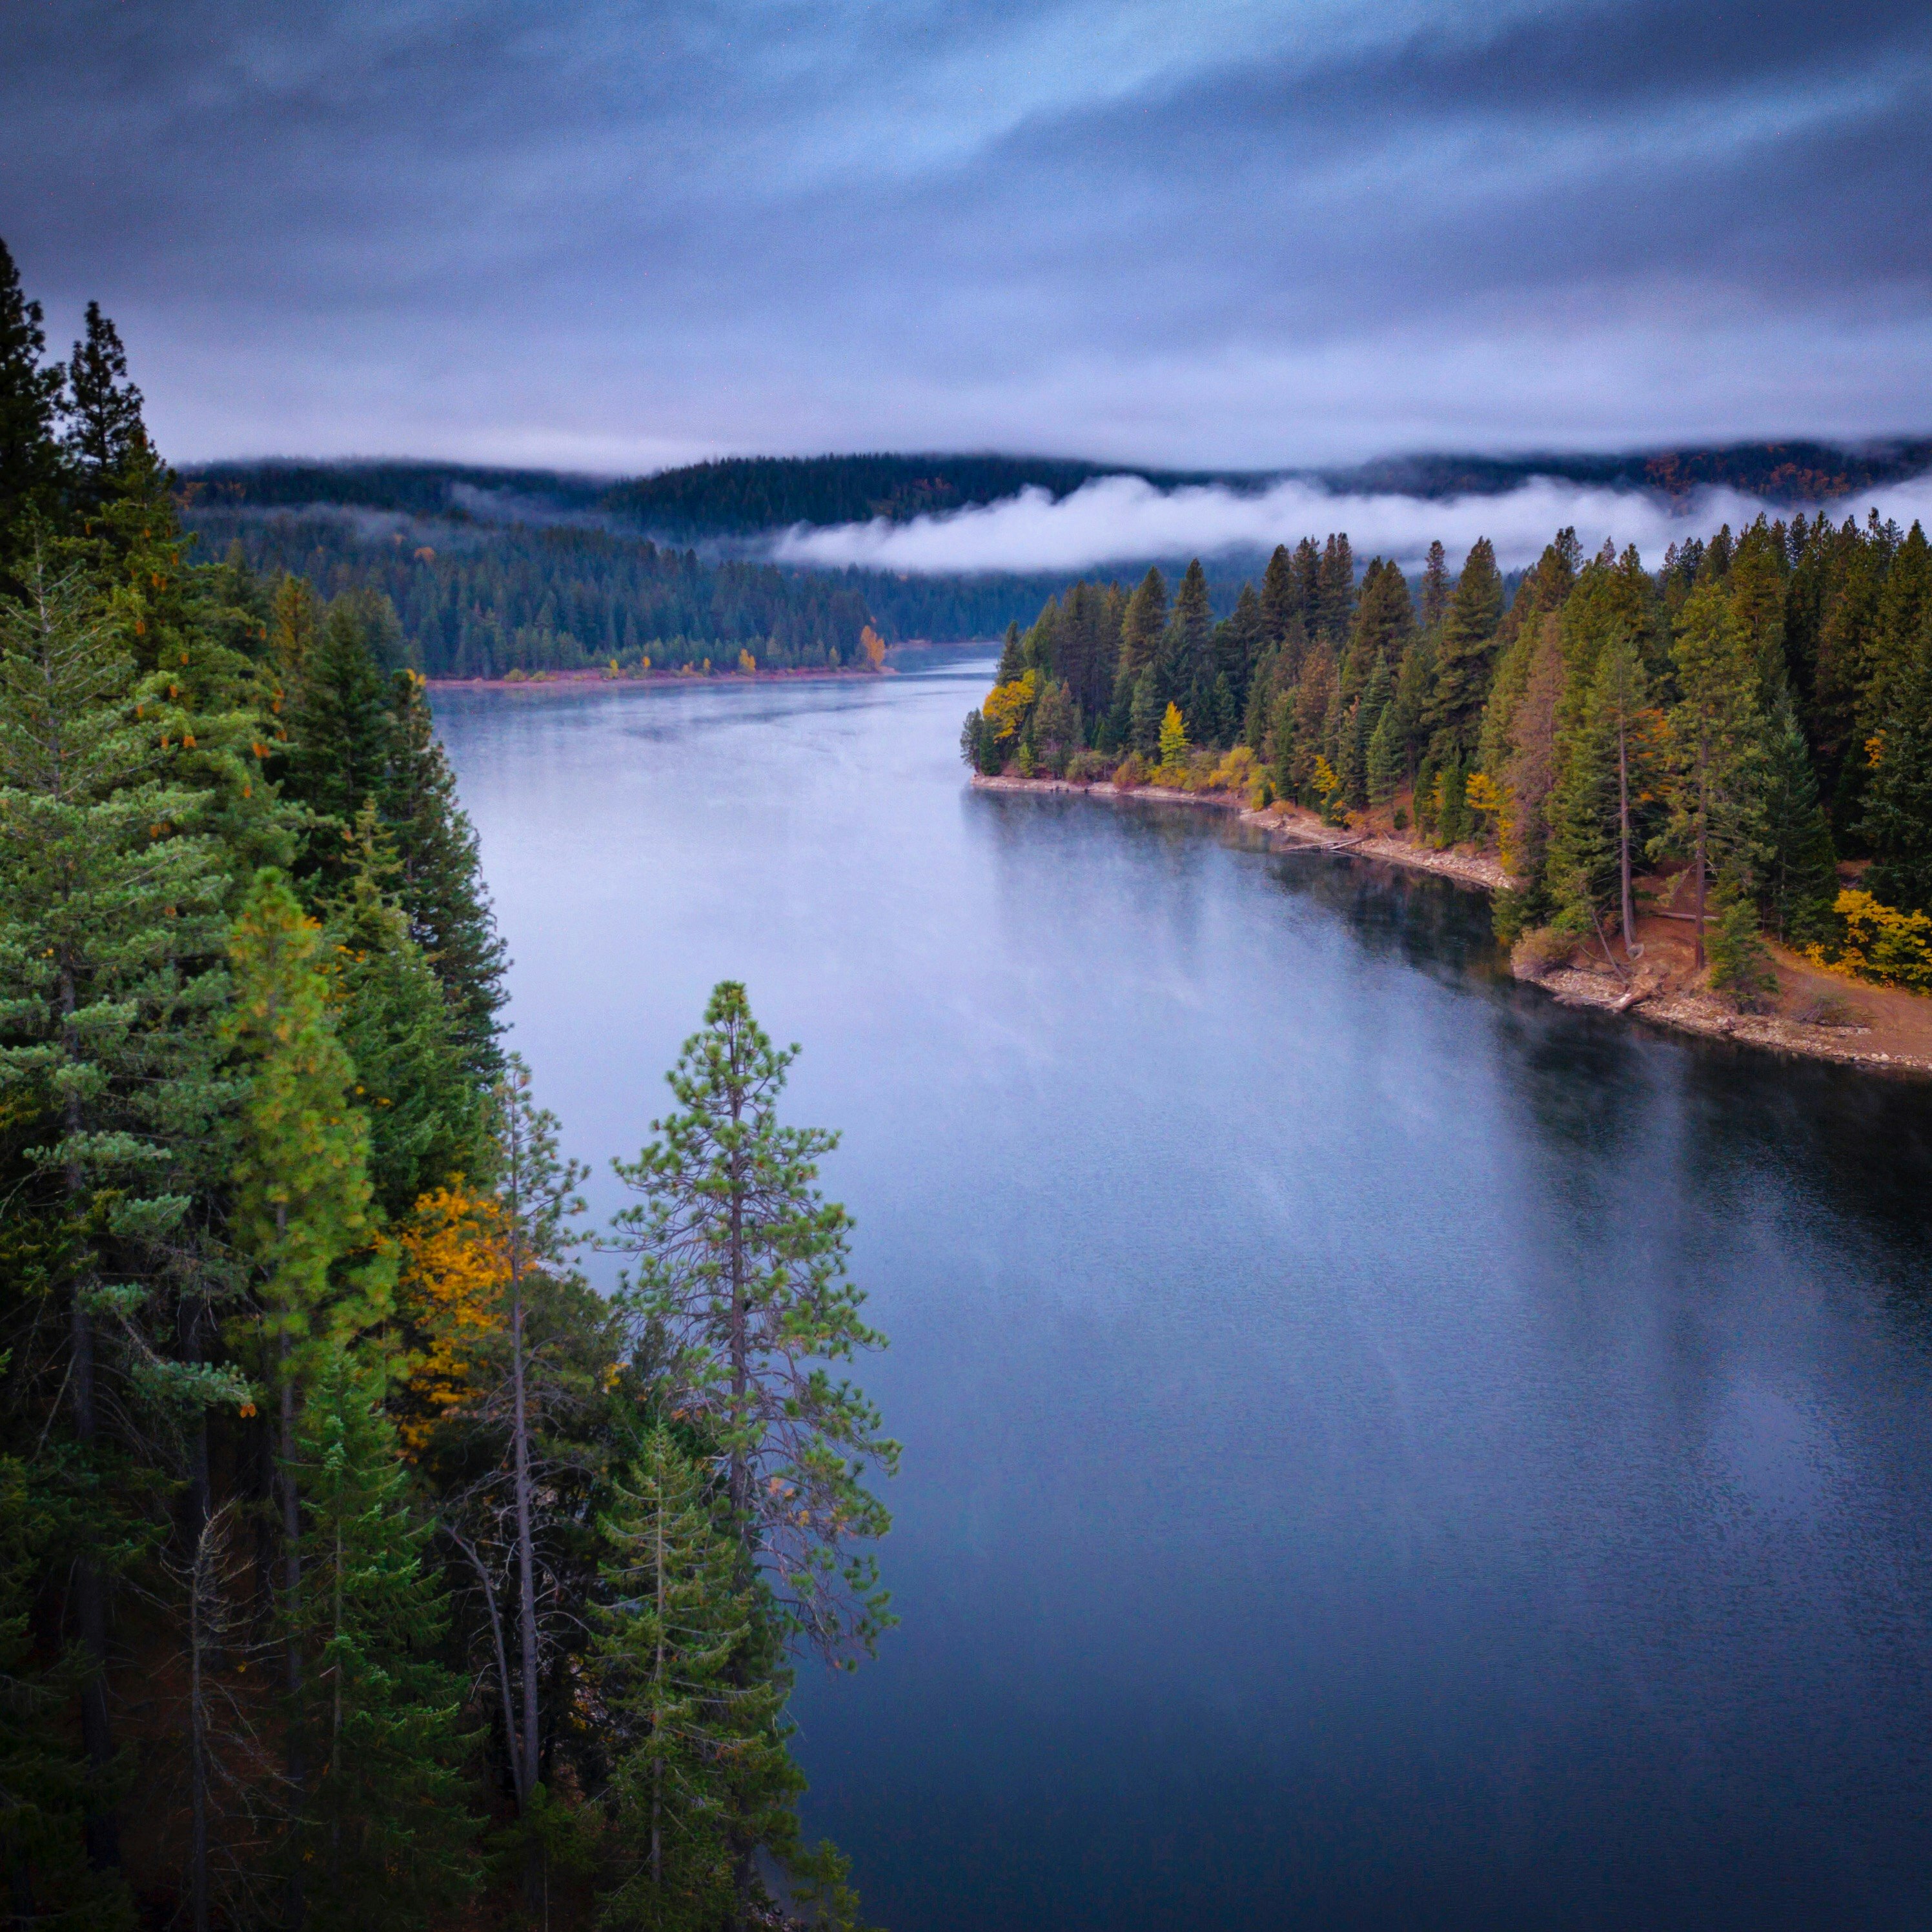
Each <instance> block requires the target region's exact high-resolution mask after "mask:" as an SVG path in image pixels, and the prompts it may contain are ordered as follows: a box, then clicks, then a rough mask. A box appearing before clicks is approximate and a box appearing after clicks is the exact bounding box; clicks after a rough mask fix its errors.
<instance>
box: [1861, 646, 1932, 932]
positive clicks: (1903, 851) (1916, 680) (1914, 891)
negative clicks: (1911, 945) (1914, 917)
mask: <svg viewBox="0 0 1932 1932" xmlns="http://www.w3.org/2000/svg"><path fill="white" fill-rule="evenodd" d="M1865 755H1866V763H1867V766H1868V767H1869V770H1868V773H1867V778H1868V783H1867V790H1866V796H1865V803H1864V817H1863V818H1862V820H1861V822H1860V827H1859V829H1860V830H1861V832H1862V833H1863V834H1864V838H1865V839H1866V841H1867V843H1868V844H1869V845H1870V848H1871V851H1872V853H1873V859H1872V865H1871V869H1870V871H1869V872H1868V873H1867V874H1866V880H1865V882H1866V883H1867V886H1869V887H1870V889H1871V891H1872V892H1873V895H1875V896H1876V898H1878V899H1879V901H1881V902H1882V904H1887V905H1891V906H1895V907H1898V908H1899V909H1900V910H1901V911H1905V912H1932V608H1928V610H1927V612H1926V613H1925V616H1924V619H1922V621H1921V629H1920V635H1919V638H1918V646H1917V650H1916V652H1915V661H1914V662H1912V663H1910V664H1907V665H1906V666H1905V667H1903V670H1902V671H1901V672H1900V673H1897V674H1894V676H1893V678H1892V679H1891V703H1890V706H1889V708H1888V710H1887V711H1886V712H1885V715H1884V718H1883V721H1882V724H1880V726H1879V729H1878V730H1876V731H1875V732H1874V733H1873V734H1872V736H1871V739H1870V741H1869V743H1868V745H1867V749H1866V754H1865Z"/></svg>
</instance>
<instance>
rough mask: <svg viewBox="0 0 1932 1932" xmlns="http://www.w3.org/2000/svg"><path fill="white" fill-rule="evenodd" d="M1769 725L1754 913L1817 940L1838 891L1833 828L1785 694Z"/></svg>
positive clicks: (1787, 936) (1779, 931)
mask: <svg viewBox="0 0 1932 1932" xmlns="http://www.w3.org/2000/svg"><path fill="white" fill-rule="evenodd" d="M1780 682H1782V680H1780ZM1767 722H1768V725H1769V730H1768V732H1767V734H1766V763H1765V775H1764V776H1765V784H1764V806H1763V809H1764V845H1765V856H1764V860H1763V864H1762V865H1760V868H1759V871H1758V890H1757V903H1758V910H1759V911H1760V913H1762V914H1763V919H1764V922H1765V924H1766V926H1767V927H1768V928H1769V930H1770V931H1771V932H1773V933H1774V934H1775V935H1777V937H1778V938H1780V939H1782V940H1787V941H1793V942H1799V941H1813V940H1820V939H1823V938H1825V937H1826V935H1828V933H1829V930H1830V926H1831V918H1832V904H1833V902H1834V901H1835V899H1836V898H1837V896H1838V854H1837V853H1836V852H1835V850H1833V847H1832V828H1831V826H1830V824H1829V822H1828V821H1827V820H1826V817H1825V808H1824V806H1823V805H1822V804H1821V803H1820V800H1819V797H1818V781H1817V777H1816V776H1815V775H1814V773H1813V772H1812V769H1811V754H1810V753H1809V752H1808V751H1807V750H1806V749H1805V734H1804V733H1803V732H1802V730H1799V724H1798V712H1797V708H1796V706H1795V705H1794V704H1793V703H1792V700H1791V696H1790V692H1789V691H1780V693H1779V696H1778V706H1777V709H1775V710H1774V711H1773V712H1772V714H1771V716H1770V718H1769V720H1768V721H1767Z"/></svg>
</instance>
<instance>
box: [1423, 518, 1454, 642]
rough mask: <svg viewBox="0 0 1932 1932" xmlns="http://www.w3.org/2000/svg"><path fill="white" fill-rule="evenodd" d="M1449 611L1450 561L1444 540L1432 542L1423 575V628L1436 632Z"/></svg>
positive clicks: (1432, 540) (1435, 539)
mask: <svg viewBox="0 0 1932 1932" xmlns="http://www.w3.org/2000/svg"><path fill="white" fill-rule="evenodd" d="M1448 610H1449V559H1448V555H1447V554H1446V553H1445V551H1444V550H1443V548H1442V538H1440V537H1436V538H1432V539H1431V540H1430V545H1429V558H1428V561H1427V563H1426V564H1425V565H1424V568H1423V573H1422V628H1424V630H1425V631H1434V630H1436V628H1439V626H1440V625H1441V624H1442V619H1444V617H1445V616H1447V615H1448Z"/></svg>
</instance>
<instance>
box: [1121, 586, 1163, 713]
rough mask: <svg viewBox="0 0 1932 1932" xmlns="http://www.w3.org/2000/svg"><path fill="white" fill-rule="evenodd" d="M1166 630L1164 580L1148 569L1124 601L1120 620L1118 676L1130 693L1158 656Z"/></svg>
mask: <svg viewBox="0 0 1932 1932" xmlns="http://www.w3.org/2000/svg"><path fill="white" fill-rule="evenodd" d="M1166 630H1167V583H1166V579H1165V578H1163V577H1162V575H1161V574H1160V571H1158V570H1156V569H1150V570H1149V571H1148V574H1146V576H1145V577H1142V579H1141V580H1140V582H1139V584H1137V585H1136V586H1135V589H1134V594H1133V595H1132V596H1131V597H1130V598H1128V599H1127V614H1126V615H1125V616H1124V617H1123V618H1122V619H1121V658H1120V670H1119V672H1118V676H1119V677H1120V678H1121V679H1125V680H1126V682H1127V689H1128V690H1129V691H1133V688H1134V686H1135V685H1136V682H1138V681H1139V677H1140V675H1141V673H1142V671H1144V670H1147V669H1148V667H1149V666H1150V665H1151V664H1153V662H1154V659H1155V658H1156V657H1157V655H1159V654H1160V640H1161V638H1162V637H1163V635H1164V634H1166Z"/></svg>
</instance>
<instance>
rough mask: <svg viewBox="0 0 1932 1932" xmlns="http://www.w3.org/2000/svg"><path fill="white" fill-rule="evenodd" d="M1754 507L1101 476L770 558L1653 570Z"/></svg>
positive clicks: (1927, 513) (1007, 567) (1902, 498)
mask: <svg viewBox="0 0 1932 1932" xmlns="http://www.w3.org/2000/svg"><path fill="white" fill-rule="evenodd" d="M1837 507H1838V508H1840V509H1841V510H1842V509H1843V508H1845V507H1846V506H1844V505H1839V506H1837ZM1857 507H1858V510H1859V511H1863V510H1864V509H1865V508H1867V507H1869V508H1876V510H1877V511H1878V512H1879V515H1880V516H1882V517H1896V518H1897V520H1899V522H1900V523H1902V524H1909V523H1911V522H1912V521H1913V520H1932V475H1926V476H1921V477H1918V478H1915V479H1914V480H1913V481H1910V482H1909V483H1903V484H1896V485H1894V486H1892V487H1889V488H1887V489H1883V490H1877V491H1875V492H1873V493H1871V495H1870V497H1869V498H1868V499H1865V498H1861V499H1859V500H1858V506H1857ZM1766 508H1767V506H1766V505H1764V504H1763V503H1760V502H1758V501H1757V499H1754V498H1753V497H1750V496H1744V495H1741V494H1740V493H1738V492H1737V491H1736V490H1706V491H1703V492H1702V493H1700V494H1699V495H1697V496H1696V497H1694V498H1693V499H1691V500H1690V501H1689V502H1686V503H1684V504H1682V505H1676V504H1673V503H1670V502H1667V501H1666V500H1664V499H1662V498H1660V497H1657V496H1652V495H1650V494H1649V493H1646V492H1644V491H1641V490H1606V489H1593V488H1589V487H1583V486H1581V485H1579V484H1573V483H1565V482H1561V481H1556V480H1554V479H1553V478H1548V477H1535V478H1531V480H1530V481H1528V482H1526V483H1525V484H1522V485H1521V486H1520V487H1518V488H1517V489H1514V490H1509V491H1508V492H1506V493H1503V494H1501V495H1491V496H1453V497H1449V498H1446V499H1443V498H1424V497H1420V496H1404V495H1400V494H1398V493H1393V492H1391V493H1339V492H1334V491H1330V490H1324V489H1322V488H1321V487H1319V486H1318V485H1316V484H1309V483H1306V482H1302V481H1294V480H1289V481H1283V482H1280V483H1277V484H1274V486H1273V487H1271V488H1269V489H1268V490H1263V491H1260V492H1257V493H1238V492H1236V491H1234V490H1228V489H1226V488H1223V487H1220V486H1219V485H1216V486H1212V487H1201V488H1187V489H1180V490H1158V489H1157V488H1155V487H1154V485H1153V484H1150V483H1148V482H1146V481H1143V480H1142V478H1139V477H1138V476H1103V477H1100V478H1096V479H1095V480H1094V481H1093V482H1091V483H1088V484H1085V485H1083V486H1082V487H1081V488H1080V489H1078V490H1075V491H1074V492H1073V493H1072V494H1071V495H1070V496H1064V497H1062V498H1061V499H1060V500H1059V501H1058V502H1055V501H1054V500H1053V499H1052V497H1051V496H1049V495H1048V493H1046V491H1045V490H1022V491H1021V492H1020V493H1019V495H1018V496H1010V497H1008V498H1007V499H1004V501H1003V502H998V503H989V504H986V505H983V506H980V507H978V508H971V509H964V510H957V511H951V512H950V513H948V514H944V515H941V516H933V517H916V518H914V519H913V520H911V521H910V522H907V523H886V522H885V521H883V520H880V521H878V522H876V523H841V524H838V525H835V526H832V527H830V528H826V529H809V528H807V527H805V526H803V525H801V526H799V527H798V528H797V529H793V530H790V531H788V532H786V533H785V535H784V536H783V537H782V538H780V539H779V540H778V543H777V544H776V546H775V552H774V553H775V555H776V556H778V558H779V559H780V560H781V561H783V562H790V563H802V564H811V565H821V566H823V565H845V564H859V565H864V566H865V567H866V568H869V569H874V570H895V571H905V572H907V573H908V574H933V575H943V574H950V573H951V572H953V571H1056V570H1064V571H1070V572H1072V571H1083V570H1095V569H1105V568H1107V567H1108V566H1109V565H1118V564H1122V563H1129V562H1139V561H1144V560H1145V559H1148V558H1149V557H1160V558H1169V557H1177V558H1178V557H1187V556H1214V555H1215V554H1216V553H1219V552H1222V551H1225V550H1272V549H1273V548H1274V546H1275V545H1276V544H1278V543H1286V544H1295V543H1297V542H1298V541H1300V540H1301V538H1303V537H1304V536H1311V535H1312V536H1314V537H1316V538H1321V537H1323V536H1325V535H1327V534H1328V532H1330V531H1331V530H1344V531H1346V532H1348V535H1349V541H1350V542H1351V543H1352V545H1353V546H1354V548H1355V553H1356V554H1357V556H1361V557H1367V556H1392V557H1394V559H1396V560H1397V562H1400V563H1402V564H1403V565H1413V564H1415V563H1416V562H1419V561H1420V560H1421V559H1422V558H1423V557H1424V556H1425V555H1426V554H1427V551H1428V549H1429V546H1430V543H1431V542H1432V541H1435V540H1436V539H1438V538H1439V539H1440V540H1441V541H1442V544H1443V545H1444V547H1445V548H1446V549H1447V550H1448V552H1449V553H1450V556H1451V559H1454V560H1456V561H1458V562H1460V559H1462V557H1463V556H1464V555H1465V554H1466V553H1467V552H1468V550H1469V547H1470V545H1471V544H1473V543H1475V541H1476V540H1477V539H1478V538H1479V537H1487V538H1489V539H1490V541H1491V542H1492V543H1493V544H1494V545H1495V546H1496V556H1497V558H1498V560H1499V562H1501V563H1502V566H1503V568H1505V569H1511V568H1515V567H1517V566H1519V565H1524V564H1527V563H1529V562H1532V561H1533V560H1534V559H1535V558H1536V557H1537V556H1539V555H1540V554H1541V552H1542V550H1543V547H1544V544H1547V543H1548V542H1549V541H1550V538H1552V537H1553V536H1554V535H1556V532H1558V531H1559V530H1560V529H1565V528H1571V529H1575V531H1576V532H1577V538H1578V540H1579V541H1580V542H1581V543H1582V544H1583V547H1584V548H1585V550H1587V551H1595V550H1597V549H1598V548H1599V547H1601V545H1602V544H1603V543H1604V541H1605V540H1606V539H1608V540H1609V541H1610V542H1611V543H1613V544H1615V545H1616V547H1617V548H1618V549H1619V550H1622V549H1623V547H1625V545H1626V544H1636V545H1637V548H1638V550H1640V551H1641V552H1642V553H1643V554H1644V555H1645V556H1646V558H1648V559H1649V560H1650V561H1651V562H1652V564H1653V565H1655V563H1656V562H1657V561H1658V560H1659V559H1661V556H1662V554H1663V552H1664V549H1665V548H1666V547H1667V545H1669V544H1671V543H1672V542H1673V541H1682V539H1683V538H1686V537H1690V536H1707V535H1709V534H1710V532H1712V531H1713V530H1715V529H1716V528H1717V527H1718V525H1719V524H1721V523H1729V524H1730V526H1732V527H1733V529H1739V528H1742V526H1744V525H1745V524H1747V523H1750V522H1751V520H1752V519H1753V518H1754V517H1757V515H1758V514H1760V512H1762V511H1765V510H1766ZM1771 514H1774V515H1775V514H1778V512H1776V511H1772V513H1771Z"/></svg>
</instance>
